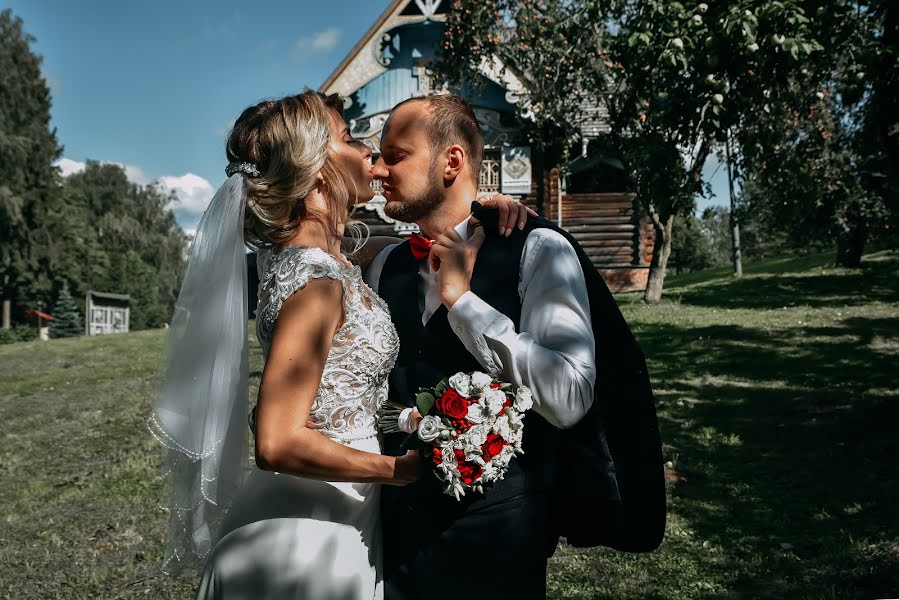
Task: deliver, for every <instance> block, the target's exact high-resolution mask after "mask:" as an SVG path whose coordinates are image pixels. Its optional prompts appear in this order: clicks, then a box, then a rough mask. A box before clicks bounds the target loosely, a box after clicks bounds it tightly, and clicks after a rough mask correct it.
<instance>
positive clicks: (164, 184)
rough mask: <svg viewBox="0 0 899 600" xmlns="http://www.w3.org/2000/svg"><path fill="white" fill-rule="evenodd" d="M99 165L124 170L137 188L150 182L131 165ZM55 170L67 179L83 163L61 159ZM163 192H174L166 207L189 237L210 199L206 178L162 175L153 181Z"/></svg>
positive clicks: (188, 174)
mask: <svg viewBox="0 0 899 600" xmlns="http://www.w3.org/2000/svg"><path fill="white" fill-rule="evenodd" d="M101 162H103V164H113V165H118V166H119V167H121V168H122V169H124V171H125V175H126V176H127V177H128V180H129V181H131V182H132V183H136V184H138V185H149V184H151V183H153V182H154V180H153V179H152V178H151V177H150V176H149V175H147V174H146V173H145V172H144V170H143V169H141V168H140V167H137V166H135V165H126V164H124V163H118V162H109V161H101ZM54 164H55V165H56V166H57V167H59V170H60V172H61V173H62V176H63V177H68V176H70V175H73V174H75V173H80V172H82V171H84V168H85V166H86V164H85V163H84V162H80V161H77V160H72V159H70V158H61V159H59V160H58V161H56V162H55V163H54ZM155 184H156V185H158V186H159V187H160V188H161V189H162V191H163V192H174V193H175V200H174V201H173V202H171V203H170V204H169V205H168V206H167V207H166V208H170V209H171V210H172V211H173V212H174V213H175V218H176V220H177V221H178V223H179V224H180V225H181V228H182V229H184V230H185V232H186V233H187V234H188V235H191V236H193V234H194V233H196V227H197V223H199V221H200V217H201V216H203V211H205V210H206V206H207V205H208V204H209V201H210V200H212V196H213V195H214V194H215V189H214V188H213V187H212V184H211V183H209V182H208V181H207V180H206V179H204V178H202V177H200V176H199V175H194V174H193V173H186V174H184V175H179V176H176V175H163V176H162V177H160V178H159V179H157V180H155Z"/></svg>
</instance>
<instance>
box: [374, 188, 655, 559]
mask: <svg viewBox="0 0 899 600" xmlns="http://www.w3.org/2000/svg"><path fill="white" fill-rule="evenodd" d="M472 210H473V212H474V213H475V215H476V216H477V217H478V218H479V219H480V220H481V221H482V222H483V223H484V230H485V232H486V233H487V240H486V241H485V242H484V246H483V247H482V248H481V250H480V252H479V253H478V259H477V262H476V264H475V269H474V272H473V274H472V282H471V288H472V291H473V292H474V293H475V294H477V295H478V296H479V297H480V298H481V299H482V300H484V301H485V302H487V303H488V304H490V305H491V306H493V307H494V308H496V309H497V310H498V311H499V312H501V313H503V314H504V315H506V316H507V317H509V318H510V319H511V320H512V321H513V322H514V324H515V327H516V330H517V329H518V325H519V319H520V314H521V301H520V298H519V296H518V283H519V280H518V270H519V264H520V262H521V254H522V251H523V249H524V244H525V240H526V239H527V236H528V234H529V233H530V232H531V231H532V230H533V229H536V228H548V229H552V230H554V231H557V232H558V233H560V234H561V235H563V236H564V237H565V238H566V239H567V240H568V241H569V242H570V243H571V244H572V246H573V247H574V248H575V250H576V252H577V255H578V258H579V260H580V263H581V269H582V271H583V273H584V278H585V282H586V285H587V293H588V298H589V302H590V315H591V320H592V323H593V328H594V337H595V340H596V362H597V364H596V366H597V379H596V385H595V400H594V403H593V406H592V407H591V409H590V410H589V411H588V412H587V415H586V416H585V417H584V418H583V419H582V420H581V421H580V422H579V423H578V424H577V425H575V426H574V427H572V428H571V429H567V430H564V431H559V430H557V429H555V428H554V427H552V426H551V425H549V424H548V423H547V422H546V421H545V420H544V419H543V418H542V417H540V416H539V415H537V414H536V413H535V412H533V411H531V412H530V413H529V414H528V415H527V417H526V419H525V436H524V449H525V454H524V455H523V456H521V457H519V458H517V459H515V460H514V461H513V463H512V467H511V469H510V473H509V475H507V477H506V479H504V480H503V481H500V482H498V483H497V484H496V485H494V486H493V488H490V489H488V490H487V492H486V493H485V497H484V498H482V499H473V500H469V501H468V504H471V503H481V502H486V503H490V502H494V501H502V500H503V499H505V498H508V497H511V496H515V495H517V494H521V493H526V492H532V491H544V490H547V491H550V492H551V497H552V505H551V506H552V508H551V515H550V516H551V519H552V521H553V526H552V529H553V530H554V531H553V533H554V534H555V535H561V536H563V537H565V538H567V541H568V543H569V544H572V545H575V546H597V545H603V546H609V547H612V548H616V549H619V550H624V551H629V552H645V551H650V550H653V549H655V548H656V547H658V545H659V544H660V543H661V540H662V536H663V535H664V529H665V518H666V504H665V483H664V477H663V472H662V453H661V441H660V438H659V431H658V423H657V420H656V414H655V403H654V398H653V395H652V388H651V386H650V382H649V376H648V374H647V370H646V361H645V359H644V357H643V353H642V351H641V350H640V347H639V346H638V344H637V342H636V340H635V339H634V337H633V335H632V333H631V331H630V328H629V327H628V326H627V323H626V322H625V320H624V317H623V316H622V315H621V312H620V311H619V310H618V306H617V305H616V304H615V301H614V299H613V297H612V294H611V292H610V291H609V289H608V287H607V286H606V285H605V282H604V281H603V280H602V277H600V275H599V273H598V272H597V271H596V269H595V268H594V267H593V265H592V263H591V262H590V260H589V258H588V257H587V255H586V253H585V252H584V251H583V249H582V248H581V247H580V245H579V244H578V243H577V242H576V241H575V240H574V238H572V237H571V235H570V234H568V233H567V232H566V231H564V230H562V229H560V228H558V227H556V226H555V225H553V224H552V223H550V222H548V221H546V220H544V219H539V218H538V219H530V220H529V221H528V223H527V225H526V227H525V229H524V231H518V230H515V231H514V232H513V234H512V235H511V236H510V237H508V238H505V237H501V236H499V235H498V234H497V233H496V232H497V230H498V217H497V212H496V211H495V210H487V209H484V208H483V207H481V205H480V204H477V203H474V204H473V205H472ZM419 280H420V279H419V272H418V263H417V261H415V259H414V257H412V252H411V250H410V247H409V244H408V242H406V243H404V244H401V245H400V246H399V247H397V248H396V249H395V250H394V251H393V252H391V254H390V256H389V257H388V259H387V261H386V263H385V265H384V270H383V271H382V275H381V280H380V282H379V289H378V291H379V294H380V295H381V297H383V298H384V299H385V300H386V301H387V303H388V305H389V306H390V312H391V316H392V317H393V320H394V324H395V325H396V327H397V331H398V333H399V336H400V354H399V357H398V359H397V363H396V366H395V368H394V370H393V372H392V373H391V377H390V397H391V399H392V400H394V401H396V402H399V403H401V404H405V405H408V406H411V405H412V403H413V400H414V395H415V392H417V391H418V388H419V387H430V386H432V385H434V384H435V383H436V382H437V381H439V380H440V379H442V378H443V377H446V376H449V375H452V374H453V373H455V372H457V371H464V372H468V371H473V370H482V369H481V367H480V366H479V365H478V363H477V361H476V360H475V359H474V357H472V356H471V355H470V354H469V353H468V351H467V350H466V349H465V347H464V346H463V345H462V343H461V342H460V341H459V340H458V338H457V337H456V335H455V334H454V333H453V332H452V331H451V329H450V326H449V322H448V319H447V311H446V309H445V308H444V307H440V309H438V311H437V312H436V313H435V314H434V316H433V317H432V318H431V319H430V321H428V323H427V326H422V324H421V313H420V312H419V310H418V297H419V293H420V292H419ZM547 376H550V374H547ZM399 437H400V436H387V439H386V440H385V450H386V451H387V452H389V453H392V454H399V442H398V439H399ZM391 438H393V439H391ZM516 463H518V464H517V465H516ZM428 484H430V487H431V489H430V490H429V492H430V493H427V494H423V497H418V498H414V497H409V500H410V501H411V502H420V501H428V500H430V499H432V498H433V494H439V493H440V491H439V486H438V485H437V484H438V482H437V481H436V478H433V477H429V478H425V480H424V481H422V482H420V483H419V484H415V486H410V487H416V486H417V487H418V488H419V489H418V490H417V491H416V492H414V494H415V495H418V494H421V491H420V490H421V489H423V488H426V487H427V486H428ZM410 491H412V490H410ZM450 502H451V503H452V504H456V502H455V500H451V501H450ZM466 508H467V505H466V504H465V503H463V506H457V507H456V508H455V510H453V508H452V506H451V505H447V510H450V511H451V512H454V513H456V514H458V512H459V511H463V512H464V510H466Z"/></svg>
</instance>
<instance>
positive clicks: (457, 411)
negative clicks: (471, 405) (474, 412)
mask: <svg viewBox="0 0 899 600" xmlns="http://www.w3.org/2000/svg"><path fill="white" fill-rule="evenodd" d="M436 406H437V410H438V411H439V412H440V413H442V414H444V415H446V416H447V417H449V418H450V419H455V420H461V419H464V418H465V417H466V416H467V415H468V400H466V399H465V398H464V397H462V396H460V395H459V393H458V392H457V391H456V390H454V389H453V388H449V389H448V390H446V391H445V392H443V395H442V396H440V398H438V399H437V403H436Z"/></svg>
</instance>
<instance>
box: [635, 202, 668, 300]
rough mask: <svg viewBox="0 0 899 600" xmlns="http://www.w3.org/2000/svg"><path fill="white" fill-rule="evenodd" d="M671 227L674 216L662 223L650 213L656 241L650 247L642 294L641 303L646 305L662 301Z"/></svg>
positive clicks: (654, 214) (656, 216) (655, 215)
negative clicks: (646, 275) (650, 251)
mask: <svg viewBox="0 0 899 600" xmlns="http://www.w3.org/2000/svg"><path fill="white" fill-rule="evenodd" d="M673 225H674V215H670V216H669V217H668V218H667V219H666V220H665V222H664V223H663V222H662V221H661V220H660V219H659V217H658V215H657V214H656V213H655V212H653V213H652V228H653V231H655V236H656V239H655V243H654V244H653V246H652V262H651V263H650V265H649V278H648V280H647V282H646V291H645V292H644V293H643V301H644V302H646V303H648V304H656V303H658V302H659V300H661V299H662V286H663V285H664V284H665V271H666V269H667V268H668V258H669V257H670V256H671V237H672V236H671V228H672V226H673Z"/></svg>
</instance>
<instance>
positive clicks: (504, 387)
mask: <svg viewBox="0 0 899 600" xmlns="http://www.w3.org/2000/svg"><path fill="white" fill-rule="evenodd" d="M499 389H501V390H503V391H506V390H511V389H512V384H511V383H501V384H499Z"/></svg>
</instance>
